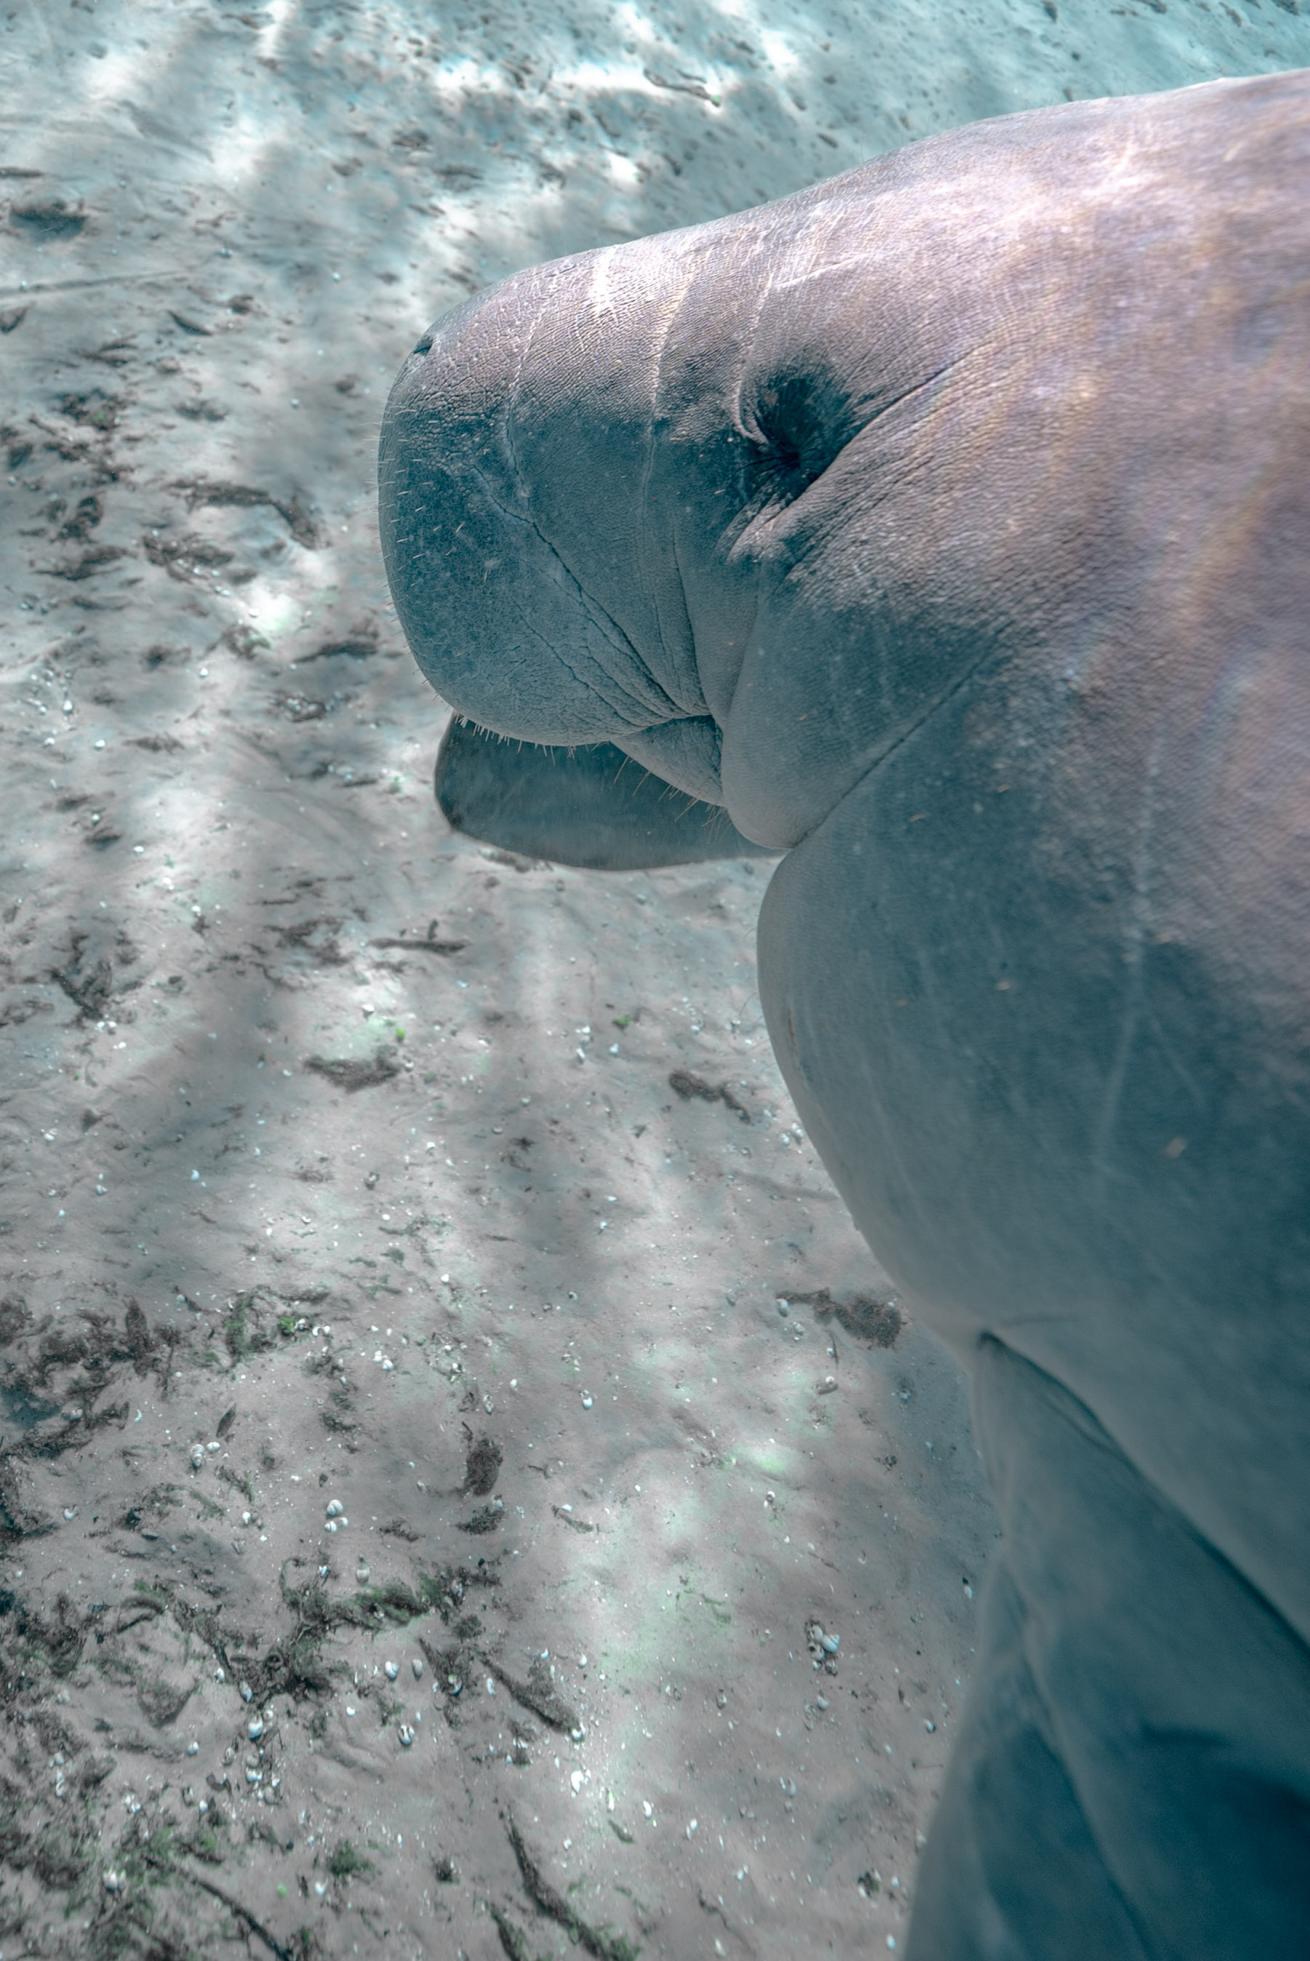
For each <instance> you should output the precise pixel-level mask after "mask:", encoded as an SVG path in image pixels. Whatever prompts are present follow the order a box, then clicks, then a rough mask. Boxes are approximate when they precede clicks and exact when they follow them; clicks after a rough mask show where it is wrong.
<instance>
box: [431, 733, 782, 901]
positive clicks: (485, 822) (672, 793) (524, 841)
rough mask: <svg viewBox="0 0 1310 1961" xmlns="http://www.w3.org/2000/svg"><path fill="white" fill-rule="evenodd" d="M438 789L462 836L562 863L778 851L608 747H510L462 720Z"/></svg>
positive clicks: (446, 742)
mask: <svg viewBox="0 0 1310 1961" xmlns="http://www.w3.org/2000/svg"><path fill="white" fill-rule="evenodd" d="M435 789H436V795H437V802H438V804H439V805H440V806H441V810H442V813H443V815H444V816H445V818H446V819H447V821H448V822H449V823H450V824H451V825H452V826H453V827H454V829H455V830H457V831H466V832H467V833H468V834H469V836H470V837H475V838H481V839H482V840H483V841H484V842H486V843H488V844H498V845H500V846H501V847H502V848H503V849H505V850H507V851H518V852H522V853H523V854H524V855H525V856H526V857H532V858H549V859H551V860H553V861H554V862H555V863H556V864H560V865H581V866H585V867H587V868H588V869H589V870H592V871H641V870H645V869H648V868H650V867H652V866H656V865H689V864H697V863H700V862H701V861H703V860H705V859H709V858H770V857H775V856H776V855H777V854H776V853H775V852H771V851H768V850H766V848H765V847H764V846H763V845H759V844H752V842H751V840H750V839H749V838H745V837H743V836H742V834H741V832H740V831H739V830H738V829H737V828H736V826H735V825H734V823H733V822H732V819H731V818H730V817H729V816H728V813H727V812H726V811H725V810H723V809H721V808H720V807H719V806H718V805H716V804H708V803H701V802H699V801H698V800H696V799H694V798H691V797H687V796H684V795H683V793H682V792H681V791H679V790H673V789H670V787H669V785H668V784H667V783H664V782H662V781H661V780H660V778H659V777H657V776H651V775H650V774H649V773H648V772H647V771H646V770H645V769H643V768H642V767H641V765H640V764H639V763H634V762H633V761H632V759H631V758H630V757H629V756H626V755H625V754H624V753H623V751H622V750H621V749H617V748H615V747H614V745H613V744H612V743H608V742H600V743H595V744H593V745H592V746H590V747H587V748H580V749H564V748H552V747H549V746H547V745H545V744H539V743H530V742H522V743H520V742H507V741H505V740H504V739H503V738H502V737H500V736H497V735H492V734H491V733H490V732H489V731H488V730H486V729H483V728H479V727H477V726H476V724H474V723H472V722H462V721H459V720H458V719H454V718H452V720H451V723H450V726H449V727H448V728H447V730H446V733H445V735H444V737H443V738H442V742H441V747H440V749H439V750H438V751H437V766H436V776H435Z"/></svg>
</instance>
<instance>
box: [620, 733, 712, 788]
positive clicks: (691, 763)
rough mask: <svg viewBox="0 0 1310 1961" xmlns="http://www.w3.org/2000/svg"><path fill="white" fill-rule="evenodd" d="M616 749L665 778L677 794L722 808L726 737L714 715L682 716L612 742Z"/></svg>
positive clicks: (627, 734)
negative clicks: (722, 771) (721, 780)
mask: <svg viewBox="0 0 1310 1961" xmlns="http://www.w3.org/2000/svg"><path fill="white" fill-rule="evenodd" d="M611 740H612V741H613V743H614V746H615V748H616V749H621V750H622V751H623V753H624V755H625V756H631V757H632V760H633V762H634V763H641V764H642V765H643V767H644V768H646V769H648V770H650V772H651V774H652V775H653V776H662V777H663V778H664V781H665V782H666V783H671V784H672V785H673V787H674V789H675V790H685V791H686V793H687V795H688V796H689V797H699V798H700V799H701V800H702V802H704V803H715V804H720V805H721V804H722V802H723V790H722V788H721V785H720V779H719V768H720V762H721V758H722V749H723V735H722V731H721V730H720V728H719V725H718V723H717V722H716V721H715V720H714V717H713V716H712V715H679V716H677V717H676V718H675V719H674V720H673V721H670V722H657V723H656V724H655V726H654V727H653V728H649V729H637V730H635V731H633V732H632V733H625V734H623V735H616V736H613V737H612V738H611Z"/></svg>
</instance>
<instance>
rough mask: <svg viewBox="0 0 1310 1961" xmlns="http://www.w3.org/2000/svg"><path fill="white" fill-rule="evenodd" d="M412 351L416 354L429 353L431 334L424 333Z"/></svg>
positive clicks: (430, 350)
mask: <svg viewBox="0 0 1310 1961" xmlns="http://www.w3.org/2000/svg"><path fill="white" fill-rule="evenodd" d="M414 352H415V353H416V354H430V353H431V352H432V336H431V334H424V336H423V338H422V340H421V341H420V342H419V344H418V346H417V347H416V348H415V349H414Z"/></svg>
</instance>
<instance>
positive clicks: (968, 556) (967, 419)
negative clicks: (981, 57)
mask: <svg viewBox="0 0 1310 1961" xmlns="http://www.w3.org/2000/svg"><path fill="white" fill-rule="evenodd" d="M1308 192H1310V70H1302V71H1297V72H1295V73H1286V74H1280V75H1270V76H1263V77H1259V78H1254V79H1244V80H1233V81H1222V82H1215V83H1208V84H1205V85H1203V86H1200V87H1195V88H1189V89H1183V90H1179V91H1176V92H1169V93H1162V94H1157V95H1151V96H1140V97H1135V98H1124V99H1112V100H1106V101H1095V102H1079V103H1073V104H1068V105H1064V106H1060V107H1056V108H1052V109H1046V110H1040V111H1037V112H1033V113H1027V114H1022V115H1015V116H1007V117H1001V118H998V119H995V120H991V121H987V122H983V123H979V124H976V125H973V126H970V127H968V128H964V129H959V130H956V131H953V132H951V133H948V134H945V135H942V136H939V137H935V138H933V139H931V140H929V141H927V142H922V143H917V144H914V145H912V146H910V147H908V148H906V149H904V150H901V151H899V152H897V153H895V154H893V155H890V156H885V157H881V158H879V159H877V160H876V161H874V162H872V163H869V164H867V165H864V166H863V167H861V168H859V169H856V170H851V171H848V172H846V173H844V174H843V175H841V176H837V177H834V178H832V179H831V180H829V181H828V182H826V183H821V184H818V185H815V186H814V187H812V188H810V189H807V190H804V191H802V192H800V193H798V194H797V195H795V196H791V197H786V198H783V199H780V200H779V201H777V202H776V203H771V204H767V205H764V206H762V207H760V208H759V209H756V210H750V211H746V212H742V213H737V214H734V215H732V216H729V217H726V218H723V219H720V220H717V221H715V222H713V223H710V224H703V225H696V226H692V227H689V228H687V229H684V230H679V231H672V232H667V233H664V234H662V235H660V236H657V237H650V238H643V239H637V240H635V241H632V242H630V243H625V244H621V245H617V246H606V247H604V248H602V249H600V250H597V251H591V252H583V253H579V254H577V255H576V256H572V257H568V258H564V259H559V260H555V261H553V262H551V263H549V264H546V265H541V266H537V267H533V268H531V269H528V270H525V271H522V272H519V273H516V274H514V275H513V276H512V277H510V278H508V279H506V280H503V281H502V282H500V283H499V284H497V285H496V286H494V287H492V288H491V289H490V290H488V291H486V292H484V293H482V294H479V295H478V296H476V297H474V298H473V299H471V300H469V301H467V302H466V303H464V304H462V305H460V306H458V307H457V308H455V310H454V311H453V312H449V313H447V314H445V315H444V316H443V317H442V318H441V319H440V320H439V321H438V323H437V324H436V326H434V327H433V329H432V330H431V332H430V333H429V334H427V335H425V336H424V337H423V339H422V340H420V342H419V344H418V347H417V348H416V350H415V351H414V353H413V354H412V355H411V356H410V357H409V359H408V360H407V361H406V362H405V365H404V366H403V368H402V370H401V372H400V375H399V377H398V379H397V381H396V383H395V385H394V388H393V391H392V394H391V396H390V399H389V401H388V404H387V408H386V412H385V419H384V423H383V428H382V434H381V446H380V489H381V523H382V538H383V546H384V552H385V558H386V565H387V571H388V575H389V578H390V581H391V587H392V591H393V593H394V597H395V603H396V608H397V612H398V614H399V618H400V621H401V624H402V626H403V629H404V631H405V634H406V635H407V637H408V639H409V642H410V645H411V647H412V648H413V651H414V654H415V655H416V657H417V659H418V662H419V664H420V666H421V667H422V669H423V671H424V672H425V674H426V675H427V676H428V677H429V679H430V680H431V681H432V682H433V683H434V685H435V686H436V688H437V689H438V690H439V691H440V693H441V694H442V695H443V696H444V697H445V699H446V700H447V701H449V702H450V703H451V704H452V705H453V706H454V707H455V708H456V709H457V710H458V711H459V712H460V713H461V714H462V715H465V716H467V717H468V718H470V719H471V720H472V721H473V722H475V723H477V724H478V725H480V726H481V727H483V728H486V729H489V730H493V731H496V732H497V733H498V734H500V735H503V736H511V737H516V738H519V739H520V740H522V741H526V742H536V743H542V744H555V745H565V746H577V745H588V744H598V743H606V744H611V745H613V746H615V747H616V748H618V749H619V750H621V751H622V752H623V753H624V754H626V755H628V756H630V757H632V758H633V759H634V760H635V761H637V762H639V763H641V764H642V765H644V766H645V767H646V768H647V769H649V770H650V771H652V772H653V773H654V774H656V775H658V776H659V777H661V778H663V779H664V780H665V781H666V782H668V783H669V784H672V785H674V786H676V787H677V788H679V789H681V790H683V791H685V792H686V793H688V794H689V795H691V796H694V797H697V798H700V799H703V800H704V801H706V802H708V803H711V804H717V805H721V806H722V807H723V808H724V809H725V810H726V812H727V815H728V817H729V819H730V820H731V822H732V823H733V825H734V826H735V827H736V829H737V830H738V831H739V832H740V833H741V834H742V835H743V836H744V837H746V838H748V839H751V840H753V841H755V842H756V843H757V844H759V845H760V846H762V847H767V848H768V849H770V850H772V851H776V852H778V853H780V854H782V855H781V858H780V862H779V863H778V864H777V866H776V867H775V868H774V869H773V871H772V874H771V877H770V880H769V884H768V889H767V892H766V894H765V897H764V900H763V904H762V908H761V913H760V919H759V927H758V962H759V986H760V994H761V999H762V1002H763V1006H764V1011H765V1016H766V1020H767V1024H768V1028H769V1033H770V1037H771V1040H772V1042H773V1046H774V1049H775V1052H776V1054H777V1058H778V1062H779V1065H780V1067H781V1069H782V1073H783V1075H784V1077H785V1079H786V1082H787V1085H788V1087H789V1089H790V1092H791V1094H792V1096H793V1098H794V1100H795V1104H796V1107H797V1110H798V1112H799V1114H800V1117H801V1120H802V1122H803V1123H804V1125H805V1127H806V1129H807V1131H808V1133H809V1136H810V1137H811V1139H812V1140H813V1142H814V1144H815V1146H816V1147H817V1149H818V1151H819V1153H820V1156H821V1157H822V1159H823V1162H824V1164H825V1166H826V1167H827V1170H828V1172H829V1173H830V1175H831V1177H832V1180H833V1183H834V1184H835V1185H836V1187H837V1189H838V1191H839V1192H840V1193H841V1195H842V1197H843V1198H844V1200H845V1202H846V1204H847V1205H848V1207H849V1208H850V1211H851V1214H852V1216H853V1218H854V1220H855V1222H856V1224H857V1225H858V1226H859V1228H860V1230H861V1231H862V1233H863V1234H864V1235H865V1237H866V1239H867V1240H868V1242H869V1244H870V1246H871V1247H872V1248H873V1249H874V1251H875V1252H876V1254H877V1257H878V1259H879V1260H880V1261H881V1262H882V1264H883V1266H884V1267H885V1268H886V1269H887V1270H888V1272H889V1273H890V1274H891V1275H892V1276H893V1278H894V1279H895V1280H896V1281H897V1283H898V1284H899V1286H900V1287H901V1289H902V1290H903V1292H904V1294H905V1295H906V1297H907V1298H908V1300H909V1301H910V1302H912V1303H913V1304H914V1306H915V1307H916V1308H917V1310H918V1313H919V1315H920V1316H921V1317H922V1319H923V1320H924V1321H925V1322H926V1323H927V1324H928V1325H929V1326H930V1327H931V1328H933V1329H934V1330H935V1331H936V1332H937V1334H938V1335H939V1336H940V1337H941V1338H942V1340H944V1341H945V1342H946V1343H947V1344H948V1345H949V1346H950V1347H951V1348H952V1350H953V1351H954V1352H955V1354H956V1355H957V1356H958V1357H959V1359H960V1360H961V1362H962V1363H963V1365H964V1366H965V1368H966V1369H967V1370H968V1371H969V1374H970V1376H971V1409H972V1421H973V1424H974V1428H975V1434H976V1439H977V1442H978V1445H979V1448H980V1450H981V1453H982V1456H983V1459H984V1462H985V1465H986V1467H987V1471H988V1474H989V1477H990V1480H991V1484H992V1487H993V1489H994V1492H995V1496H996V1501H997V1506H998V1510H999V1515H1000V1520H1001V1526H1002V1538H1001V1541H1000V1543H999V1545H998V1548H997V1552H996V1556H995V1558H994V1561H993V1565H992V1568H991V1570H990V1572H989V1576H988V1580H987V1585H986V1592H985V1598H984V1601H983V1603H982V1609H981V1615H980V1629H979V1640H978V1653H977V1666H976V1673H975V1678H974V1680H973V1682H972V1685H971V1688H970V1691H969V1695H968V1698H967V1702H966V1705H965V1709H964V1711H963V1713H962V1716H961V1719H960V1722H959V1724H958V1727H957V1733H956V1736H955V1740H954V1748H953V1751H952V1754H951V1758H950V1761H949V1764H948V1767H947V1771H946V1775H945V1782H944V1787H943V1792H942V1796H941V1800H940V1804H939V1807H938V1810H937V1813H936V1815H935V1818H934V1820H933V1826H932V1831H931V1834H930V1837H929V1842H928V1846H927V1850H926V1852H925V1854H924V1857H923V1860H922V1863H921V1866H920V1869H919V1872H918V1875H917V1879H916V1884H915V1903H914V1910H913V1914H912V1918H911V1927H910V1934H909V1952H910V1955H911V1956H912V1961H980V1958H982V1957H992V1958H993V1961H1045V1957H1064V1956H1074V1955H1076V1956H1079V1957H1082V1956H1087V1957H1094V1961H1119V1957H1133V1961H1143V1958H1144V1957H1150V1958H1151V1961H1162V1958H1164V1957H1168V1958H1169V1961H1175V1957H1176V1961H1201V1957H1205V1961H1230V1958H1231V1961H1256V1958H1257V1957H1259V1958H1260V1961H1265V1958H1266V1957H1273V1956H1278V1957H1284V1956H1286V1957H1291V1956H1293V1955H1304V1954H1310V1652H1308V1648H1307V1642H1308V1640H1310V1503H1307V1499H1308V1498H1310V1399H1308V1397H1307V1387H1308V1381H1307V1377H1308V1374H1310V1369H1308V1365H1307V1329H1306V1322H1307V1311H1308V1306H1310V194H1308ZM503 755H504V766H505V768H506V769H507V770H512V769H513V767H514V766H515V765H514V755H513V751H512V750H510V749H506V750H505V751H504V752H503ZM595 787H596V786H595V784H592V785H591V786H590V788H589V794H590V791H591V790H594V789H595ZM589 821H591V822H594V825H595V830H596V839H597V842H596V846H595V850H596V854H597V856H598V857H601V856H603V853H604V843H603V839H604V836H605V829H604V823H603V819H602V815H601V812H600V810H599V800H598V799H597V800H596V807H595V809H594V815H593V817H592V818H591V819H589ZM611 821H612V825H613V827H614V829H615V830H616V831H621V830H622V827H623V825H624V822H625V815H624V806H623V802H622V798H621V797H618V798H616V799H615V800H614V801H613V804H612V820H611ZM550 822H551V820H550V817H549V815H548V813H543V830H544V829H548V828H549V826H550ZM615 849H616V856H621V854H622V846H621V845H619V846H616V847H615Z"/></svg>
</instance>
